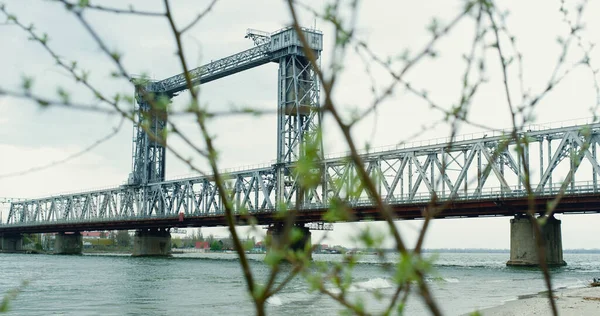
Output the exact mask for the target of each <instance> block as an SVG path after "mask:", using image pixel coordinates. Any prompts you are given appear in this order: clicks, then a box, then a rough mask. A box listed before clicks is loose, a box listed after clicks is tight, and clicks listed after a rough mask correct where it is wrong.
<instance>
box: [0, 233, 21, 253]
mask: <svg viewBox="0 0 600 316" xmlns="http://www.w3.org/2000/svg"><path fill="white" fill-rule="evenodd" d="M0 239H1V242H0V249H2V252H21V251H22V250H23V236H22V235H21V234H15V235H12V234H11V235H4V236H2V238H0Z"/></svg>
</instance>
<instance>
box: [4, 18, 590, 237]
mask: <svg viewBox="0 0 600 316" xmlns="http://www.w3.org/2000/svg"><path fill="white" fill-rule="evenodd" d="M302 31H303V32H304V35H305V37H306V40H307V41H308V43H309V45H310V48H311V49H313V51H314V52H315V53H317V55H319V54H320V52H321V49H322V34H321V33H320V32H319V31H316V30H309V29H302ZM247 37H249V38H251V39H253V40H254V43H255V47H254V48H252V49H249V50H247V51H244V52H241V53H238V54H235V55H232V56H230V57H226V58H224V59H221V60H217V61H214V62H211V63H210V64H207V65H204V66H201V67H199V68H196V69H193V70H191V71H190V73H189V74H190V78H191V81H192V83H193V84H194V85H196V84H202V83H206V82H209V81H212V80H216V79H219V78H222V77H225V76H228V75H231V74H234V73H237V72H240V71H243V70H246V69H249V68H252V67H256V66H260V65H262V64H265V63H268V62H277V63H279V72H278V74H279V75H278V86H279V89H278V97H277V100H278V129H277V133H278V134H277V135H278V140H277V142H278V143H277V162H276V163H275V164H273V165H269V166H265V167H261V168H253V169H248V170H240V171H235V172H229V173H226V174H225V176H224V178H225V180H224V181H225V187H226V188H227V191H228V194H229V198H230V199H231V201H233V208H234V211H235V212H236V218H237V220H238V222H239V223H240V224H244V223H248V222H249V219H250V218H251V217H252V218H254V219H255V220H256V221H258V223H260V224H270V223H274V222H276V221H278V215H277V208H278V206H281V205H282V204H284V205H286V206H287V208H288V209H295V210H298V216H297V221H298V222H299V223H313V225H317V228H319V227H321V228H322V227H323V225H322V224H314V223H316V222H322V221H323V219H322V215H323V214H324V212H325V211H326V210H327V209H328V207H329V206H330V203H331V202H332V201H343V203H345V205H346V206H347V207H348V208H349V209H351V210H352V211H353V212H352V213H353V214H352V217H351V218H349V219H348V220H365V219H380V218H381V217H380V214H379V212H378V210H377V209H376V207H375V206H374V203H373V201H372V198H371V196H370V195H369V194H368V193H367V192H366V190H365V188H364V187H363V186H362V185H361V181H360V180H359V178H358V173H357V170H356V165H354V164H353V163H352V162H351V160H350V159H349V158H348V157H346V156H341V157H337V158H325V157H323V156H322V153H323V151H322V145H321V144H319V146H320V147H319V148H318V156H319V159H318V161H316V162H315V164H316V166H317V167H316V168H315V169H313V170H312V171H314V172H315V174H319V176H318V178H319V179H320V181H319V182H318V184H317V185H316V186H315V187H313V188H311V189H309V190H308V191H306V192H303V194H302V196H301V197H298V195H299V192H298V185H297V184H298V182H299V179H298V177H297V175H296V172H294V171H295V168H296V165H295V162H296V161H297V160H298V159H299V157H301V156H302V155H303V154H304V152H303V151H304V150H305V148H304V144H305V143H306V141H307V140H308V139H309V138H310V137H311V135H313V134H314V133H315V132H316V130H317V129H318V126H319V124H320V115H321V111H320V109H319V83H318V80H317V77H316V75H315V73H314V70H313V69H312V66H311V64H310V62H309V61H308V60H307V58H306V57H305V56H304V53H303V49H302V43H301V41H300V39H299V38H298V35H297V34H296V32H295V31H294V29H292V28H286V29H282V30H279V31H277V32H274V33H264V32H260V31H255V30H248V33H247ZM187 88H188V85H187V84H186V78H185V76H184V75H183V74H181V75H177V76H174V77H171V78H167V79H165V80H162V81H157V82H149V83H146V84H145V85H144V86H138V87H137V93H138V98H137V100H138V107H139V113H140V114H139V120H138V124H137V125H136V126H135V127H134V128H135V131H136V133H135V135H136V136H135V137H134V140H133V143H134V150H133V153H134V155H133V172H132V174H131V175H130V177H129V182H128V184H127V185H122V186H118V187H114V188H109V189H103V190H95V191H88V192H81V193H75V194H64V195H57V196H52V197H46V198H39V199H30V200H20V201H12V203H11V204H10V209H9V215H8V220H7V222H6V223H4V224H3V225H1V226H0V233H11V232H16V233H28V232H32V233H33V232H38V233H39V232H60V231H77V230H104V229H136V228H150V227H185V226H222V225H224V224H225V220H224V205H223V202H222V199H221V196H220V193H219V191H218V190H217V186H216V184H215V181H214V178H213V177H211V176H208V177H191V178H184V179H176V180H165V177H164V176H165V148H164V146H163V145H161V142H160V141H159V140H157V139H156V135H162V133H161V132H162V130H163V129H164V128H165V126H166V117H165V116H164V115H165V113H162V114H161V113H158V114H156V113H157V112H160V111H157V109H156V108H154V104H153V102H152V101H153V100H152V99H148V98H147V97H145V96H147V95H153V96H163V97H167V98H169V99H170V98H172V97H174V96H175V95H177V93H179V92H181V91H183V90H185V89H187ZM142 126H145V127H146V129H144V128H142ZM488 134H489V135H483V136H482V137H479V138H473V137H471V138H469V137H462V138H460V137H457V138H455V139H442V140H437V141H435V142H430V143H427V144H421V145H415V146H396V147H395V148H390V149H387V150H382V151H378V152H372V153H365V154H362V156H361V158H362V161H363V164H364V165H363V167H364V168H365V169H366V170H367V173H368V174H369V175H370V177H371V179H372V181H373V182H374V183H375V186H376V188H377V190H378V192H379V194H380V195H381V196H382V197H383V199H384V202H385V203H387V204H389V205H391V206H392V209H393V210H394V211H395V215H396V216H397V217H398V218H407V219H413V218H420V217H423V214H422V212H423V209H424V207H425V206H427V205H428V204H429V203H431V201H432V199H433V198H434V197H435V199H433V200H434V201H435V203H437V204H441V203H444V205H445V210H444V211H443V212H442V213H441V214H439V216H438V217H449V216H486V215H515V214H519V213H523V212H525V211H526V210H527V209H528V199H527V192H526V190H525V181H526V179H525V172H524V170H525V166H526V167H527V169H528V170H530V175H531V177H530V181H531V183H532V184H533V194H534V196H535V201H534V204H535V206H536V207H537V208H538V209H537V211H539V212H542V211H544V210H545V209H546V207H547V205H548V203H549V202H550V201H551V200H552V199H553V198H554V197H555V196H556V195H557V193H558V192H559V190H560V189H561V186H562V185H563V179H565V178H566V176H567V174H569V173H571V174H572V175H573V176H572V177H570V181H569V183H566V184H565V187H564V188H563V189H565V191H564V196H563V198H562V199H561V203H560V204H559V205H558V206H557V207H556V212H559V213H561V212H562V213H567V212H580V213H581V212H598V211H600V196H599V194H598V175H600V165H599V164H598V157H597V149H598V146H599V145H600V124H591V125H577V126H570V127H560V128H543V127H539V126H535V127H532V128H531V129H528V130H526V131H523V132H520V133H519V135H518V136H519V137H524V138H525V139H526V140H527V142H525V143H521V145H517V144H516V142H515V140H514V139H513V138H512V137H510V135H508V134H502V133H497V134H496V133H493V132H489V133H488ZM517 146H520V148H517ZM517 149H519V150H517ZM518 151H522V152H523V153H524V155H523V157H524V158H522V156H521V155H520V154H517V152H518ZM297 203H298V204H297Z"/></svg>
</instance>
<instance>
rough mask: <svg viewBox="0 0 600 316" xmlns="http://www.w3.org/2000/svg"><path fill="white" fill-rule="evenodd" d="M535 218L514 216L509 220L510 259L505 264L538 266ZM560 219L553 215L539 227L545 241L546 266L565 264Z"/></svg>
mask: <svg viewBox="0 0 600 316" xmlns="http://www.w3.org/2000/svg"><path fill="white" fill-rule="evenodd" d="M532 220H535V219H530V218H529V217H520V216H515V218H513V219H511V220H510V260H508V262H506V265H507V266H522V267H536V266H539V260H538V254H537V240H536V238H535V234H534V231H533V223H532V222H531V221H532ZM560 223H561V222H560V220H558V219H556V218H555V217H554V216H551V217H549V218H548V219H547V220H546V224H545V225H544V226H542V227H541V229H542V238H544V241H545V244H546V245H545V254H546V263H547V264H548V266H551V267H552V266H554V267H556V266H565V265H567V263H566V262H565V261H564V260H563V249H562V234H561V229H560Z"/></svg>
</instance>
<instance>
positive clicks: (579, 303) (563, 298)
mask: <svg viewBox="0 0 600 316" xmlns="http://www.w3.org/2000/svg"><path fill="white" fill-rule="evenodd" d="M553 295H554V297H555V302H556V307H557V309H558V314H559V315H561V316H565V315H566V316H575V315H577V316H579V315H598V314H599V313H600V287H585V288H574V289H558V290H555V291H554V292H553ZM479 312H480V314H481V315H482V316H517V315H552V309H551V307H550V301H549V300H548V297H547V296H546V294H544V293H538V294H534V295H531V296H526V297H522V298H519V299H517V300H514V301H508V302H506V303H504V304H503V305H500V306H496V307H491V308H486V309H482V310H480V311H479ZM466 315H468V314H466Z"/></svg>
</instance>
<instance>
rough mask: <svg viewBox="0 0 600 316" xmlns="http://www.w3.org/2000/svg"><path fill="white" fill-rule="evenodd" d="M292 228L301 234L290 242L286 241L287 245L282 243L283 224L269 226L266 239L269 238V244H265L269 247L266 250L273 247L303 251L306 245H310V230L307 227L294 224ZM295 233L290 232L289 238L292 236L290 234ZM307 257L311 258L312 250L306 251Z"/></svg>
mask: <svg viewBox="0 0 600 316" xmlns="http://www.w3.org/2000/svg"><path fill="white" fill-rule="evenodd" d="M294 228H295V229H296V231H299V232H300V233H301V234H300V236H299V238H298V239H297V240H294V241H292V242H291V244H289V242H290V241H288V245H284V244H283V242H284V237H285V236H284V234H283V233H284V226H283V224H275V225H272V226H269V228H268V229H267V239H268V240H269V244H268V245H267V247H269V248H268V249H267V251H270V249H272V248H274V249H283V250H288V249H290V250H293V251H294V252H296V251H298V250H301V251H304V250H305V249H306V247H311V246H312V244H311V233H310V230H309V229H308V228H307V227H304V225H301V226H300V225H297V226H294ZM294 235H295V234H294V233H292V234H291V235H290V238H292V236H294ZM308 259H309V260H312V251H311V252H309V253H308Z"/></svg>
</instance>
